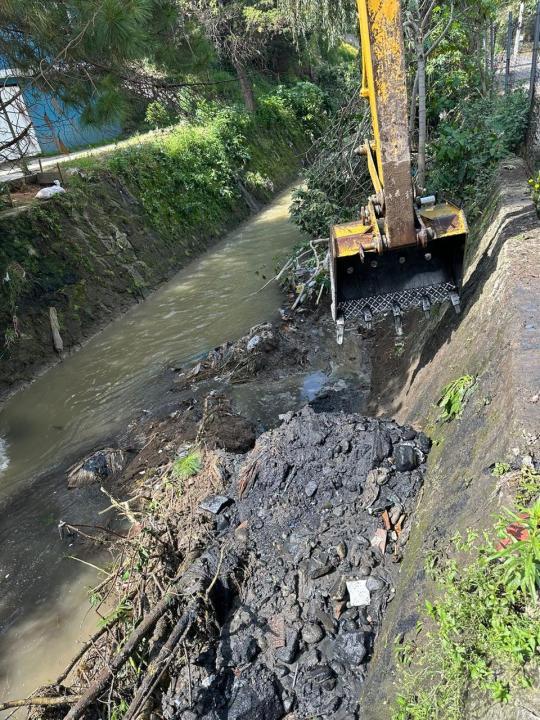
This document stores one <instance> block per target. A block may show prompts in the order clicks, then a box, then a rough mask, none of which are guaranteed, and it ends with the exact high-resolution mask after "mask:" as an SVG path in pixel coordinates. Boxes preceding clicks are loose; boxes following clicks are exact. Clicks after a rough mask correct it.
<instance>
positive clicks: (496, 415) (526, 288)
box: [360, 159, 540, 720]
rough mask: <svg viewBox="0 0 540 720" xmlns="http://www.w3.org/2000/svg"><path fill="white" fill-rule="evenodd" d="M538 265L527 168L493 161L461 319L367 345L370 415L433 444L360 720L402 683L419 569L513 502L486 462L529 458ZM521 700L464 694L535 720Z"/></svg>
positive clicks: (499, 711) (376, 714)
mask: <svg viewBox="0 0 540 720" xmlns="http://www.w3.org/2000/svg"><path fill="white" fill-rule="evenodd" d="M539 267H540V229H539V225H538V218H537V214H536V209H535V207H534V205H533V203H532V200H531V198H530V193H529V192H528V188H527V170H526V167H525V165H524V164H523V163H522V161H520V160H517V159H512V160H509V161H507V162H505V163H503V165H502V166H501V168H500V173H499V176H498V183H497V188H496V190H495V192H494V194H493V198H492V202H491V205H490V207H489V208H487V210H486V213H485V220H484V222H483V224H482V226H481V227H480V228H478V229H477V230H476V231H475V232H474V233H473V234H472V236H471V238H470V241H469V247H468V250H467V257H466V274H465V281H464V291H463V300H464V303H463V304H464V311H463V314H462V316H461V317H459V318H456V317H455V316H454V315H453V311H452V310H451V309H450V310H448V311H447V312H445V313H444V314H443V315H442V316H441V317H438V318H434V319H433V320H432V322H431V323H430V324H428V325H425V326H422V324H421V323H420V322H419V327H421V328H422V330H421V331H420V332H418V333H417V335H416V337H415V338H411V339H409V340H408V342H407V344H406V346H405V352H404V353H403V354H402V355H401V357H399V358H396V353H395V349H394V347H393V340H392V338H391V337H390V336H382V337H380V338H379V339H378V340H377V343H376V346H375V348H374V351H375V356H376V358H377V363H374V377H373V385H372V388H373V390H372V396H371V402H370V411H371V412H373V413H374V414H378V415H383V416H390V417H392V418H394V419H395V420H396V421H397V422H401V423H411V424H413V425H415V426H417V427H419V428H421V429H422V430H424V431H425V432H427V433H428V434H429V435H430V436H431V437H432V439H433V440H434V447H433V450H432V452H431V454H430V456H429V461H428V472H427V479H426V484H425V486H424V491H423V496H422V499H421V502H420V506H419V509H418V512H417V514H416V516H415V522H414V526H413V530H412V532H411V536H410V540H409V546H408V548H407V552H406V553H405V556H404V560H403V563H402V566H401V573H400V579H399V581H398V583H397V586H396V597H395V599H394V602H393V603H392V604H391V606H390V608H389V611H388V615H387V617H386V619H385V624H384V627H383V630H382V633H381V635H380V636H379V639H378V643H377V646H376V655H375V658H374V661H373V663H372V665H371V672H370V674H369V675H368V679H367V682H366V684H365V685H364V688H363V691H362V695H361V699H360V705H361V708H362V717H363V718H365V720H383V718H384V720H387V719H388V718H389V717H390V715H391V712H390V710H389V707H391V706H392V702H393V698H394V697H395V695H396V694H397V693H399V692H400V690H401V685H400V679H399V677H400V676H399V672H398V670H397V668H396V660H395V653H394V650H395V642H396V639H398V638H399V639H402V638H403V636H405V638H407V637H408V636H410V637H415V636H416V633H415V627H416V623H417V621H418V620H420V619H421V618H425V612H424V610H425V601H426V600H427V599H432V600H433V598H434V596H435V592H434V588H433V587H432V585H431V584H430V582H429V581H428V580H427V578H426V575H425V572H424V569H423V568H424V561H425V560H426V558H427V555H428V553H429V552H431V551H433V550H435V552H439V551H441V550H443V549H444V548H445V547H446V546H448V544H449V541H450V538H451V537H452V536H453V535H454V534H455V533H456V532H460V531H461V532H463V531H466V529H467V528H473V529H475V530H480V531H481V530H484V529H489V530H490V532H493V530H491V528H492V527H493V522H494V520H493V516H494V514H495V513H496V512H497V511H499V512H500V510H501V508H502V507H505V506H506V507H512V506H513V505H514V498H513V496H512V495H513V493H512V488H511V487H509V484H508V483H505V482H504V478H503V480H502V481H499V480H498V478H496V477H494V476H493V475H492V472H491V470H492V468H493V465H494V464H495V463H502V462H506V463H512V462H515V461H516V460H517V461H519V462H521V458H522V457H523V456H527V455H533V456H534V453H535V451H536V454H538V429H539V423H538V419H539V411H538V392H539V390H540V366H539V363H538V358H539V357H540V353H539V351H540V304H539V299H540V279H539V271H538V268H539ZM464 375H472V376H474V377H475V378H476V384H475V387H474V391H473V393H472V394H471V397H470V400H469V402H468V404H467V405H466V406H465V408H464V411H463V414H462V417H461V418H459V419H456V420H454V421H452V422H449V423H445V424H440V423H437V422H436V418H437V415H438V414H439V413H440V410H439V409H438V408H436V407H435V405H436V403H437V402H438V400H439V399H440V397H441V390H442V388H443V387H444V386H445V385H446V384H447V383H449V382H451V381H453V380H455V379H456V378H459V377H462V376H464ZM408 634H409V635H408ZM419 642H420V645H421V643H422V639H421V636H420V639H419ZM522 700H523V699H522V698H521V699H518V700H516V701H515V702H514V701H513V702H511V703H509V704H505V705H501V704H494V703H493V702H490V701H489V699H487V698H483V699H482V703H481V707H474V701H471V702H472V705H473V708H472V709H471V711H470V717H471V718H472V717H474V718H490V719H495V718H505V719H507V720H510V719H512V720H513V719H514V718H516V717H520V718H521V717H523V718H525V717H527V718H528V717H533V715H532V714H531V715H528V714H526V713H525V711H524V710H523V707H524V704H523V703H525V705H526V704H527V703H528V705H527V706H528V707H529V709H530V710H531V711H532V710H533V709H534V708H536V713H538V711H539V705H538V698H537V697H536V700H533V699H531V698H527V700H526V701H523V702H522ZM534 717H536V715H534Z"/></svg>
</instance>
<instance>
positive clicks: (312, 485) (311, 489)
mask: <svg viewBox="0 0 540 720" xmlns="http://www.w3.org/2000/svg"><path fill="white" fill-rule="evenodd" d="M304 492H305V493H306V495H307V496H308V497H313V495H315V493H316V492H317V483H316V482H314V481H313V480H310V481H309V482H308V484H307V485H306V487H305V488H304Z"/></svg>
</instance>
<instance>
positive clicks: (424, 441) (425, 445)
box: [416, 433, 431, 455]
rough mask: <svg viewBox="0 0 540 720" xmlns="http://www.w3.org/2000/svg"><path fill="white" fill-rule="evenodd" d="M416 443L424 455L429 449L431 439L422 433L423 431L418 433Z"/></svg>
mask: <svg viewBox="0 0 540 720" xmlns="http://www.w3.org/2000/svg"><path fill="white" fill-rule="evenodd" d="M416 444H417V446H418V447H419V448H420V450H421V451H422V452H423V453H424V455H427V454H428V453H429V451H430V450H431V440H430V439H429V438H428V436H427V435H424V433H418V435H417V437H416Z"/></svg>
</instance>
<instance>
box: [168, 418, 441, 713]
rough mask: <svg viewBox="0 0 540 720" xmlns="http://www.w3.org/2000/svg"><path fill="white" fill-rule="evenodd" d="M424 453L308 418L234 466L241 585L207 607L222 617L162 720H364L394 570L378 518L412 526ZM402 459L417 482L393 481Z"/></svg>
mask: <svg viewBox="0 0 540 720" xmlns="http://www.w3.org/2000/svg"><path fill="white" fill-rule="evenodd" d="M404 437H406V438H407V440H406V441H404V439H403V438H404ZM404 443H405V444H404ZM428 445H429V443H428V442H427V440H426V439H425V438H424V437H423V436H421V435H416V433H414V431H411V429H410V428H407V429H402V428H399V427H398V426H397V425H396V424H395V423H393V422H386V421H380V420H373V419H369V418H364V417H362V416H360V415H350V414H349V415H346V414H343V413H335V414H331V413H320V414H317V413H315V412H314V411H313V409H311V408H309V407H306V408H305V409H303V410H302V411H301V412H300V413H296V414H293V413H290V414H288V415H287V416H286V417H285V418H284V419H283V423H282V425H281V426H280V427H279V428H277V429H276V430H273V431H270V432H267V433H265V434H264V435H262V436H261V437H259V439H258V440H257V443H256V445H255V447H254V449H253V450H252V451H251V452H250V453H248V454H247V455H246V456H245V457H244V458H243V459H242V462H241V463H238V458H236V459H234V460H233V459H232V458H231V460H230V462H231V463H233V465H232V467H233V468H234V469H233V472H232V473H231V480H230V485H229V486H228V487H227V489H226V496H227V497H229V496H230V497H233V498H234V500H235V502H234V504H229V505H228V506H227V507H225V509H223V510H221V516H226V518H227V522H228V525H229V528H230V529H229V530H228V532H227V533H225V536H223V538H224V539H223V540H222V543H223V545H222V547H223V546H226V543H227V542H229V541H230V542H232V543H235V542H236V541H235V539H234V533H233V530H234V529H235V528H237V527H238V526H241V527H242V528H243V529H247V534H246V535H245V536H244V537H247V545H246V548H247V549H246V554H245V556H244V558H243V560H242V571H241V574H240V575H241V579H240V580H238V587H237V589H236V593H235V595H234V597H233V598H232V599H231V597H230V593H229V595H228V596H227V597H224V598H221V597H220V595H219V594H218V595H217V596H216V597H215V599H214V604H216V603H217V604H218V605H219V604H220V603H224V604H225V614H224V617H223V621H222V623H221V625H220V628H219V637H217V638H216V639H215V641H214V642H213V643H209V644H205V643H204V642H203V643H202V644H201V645H199V646H198V648H197V659H196V660H194V663H193V665H192V667H191V670H190V677H189V678H188V674H187V669H186V668H185V667H184V668H181V669H180V671H179V674H178V676H177V677H176V678H175V680H174V690H173V689H172V688H171V689H170V692H169V693H167V695H166V696H165V698H164V701H163V707H162V712H163V715H164V717H165V718H171V720H172V718H173V717H174V718H176V719H177V720H189V718H192V717H196V718H198V719H200V720H220V719H222V718H231V717H234V718H255V717H256V718H271V719H273V718H283V717H285V715H286V714H287V713H288V712H291V711H292V712H293V713H295V717H297V718H308V717H309V718H311V717H325V718H330V719H331V720H345V718H347V720H350V719H351V718H355V717H360V716H361V714H360V713H359V709H358V708H357V706H356V700H357V696H358V690H359V687H360V686H361V684H362V681H363V678H364V676H365V673H366V668H367V664H368V663H369V659H370V657H371V654H372V651H373V646H374V643H375V640H376V637H377V633H378V630H379V627H380V623H381V620H382V616H383V613H384V610H385V608H386V605H387V603H388V602H389V601H390V600H391V598H392V596H393V581H392V574H393V572H394V570H395V567H396V564H395V561H396V560H397V559H398V558H397V557H396V548H397V544H396V539H394V538H397V534H395V533H394V534H392V533H389V532H387V530H386V529H385V527H384V520H383V517H382V513H383V512H385V516H386V518H387V522H390V523H392V522H397V520H401V519H402V517H403V516H404V515H405V516H406V517H410V514H411V512H412V510H413V508H414V503H415V498H416V495H417V493H418V491H419V489H420V487H421V485H422V482H423V473H424V469H425V468H424V465H423V464H420V465H419V464H418V461H419V459H420V458H424V459H425V455H424V450H425V449H426V447H427V446H428ZM403 447H406V448H407V450H406V451H405V452H406V456H405V458H406V459H408V460H411V458H412V457H413V456H414V463H412V464H413V465H414V468H411V469H403V467H404V465H407V467H409V466H410V465H411V463H410V462H407V463H404V462H403V458H404V456H403V455H402V454H400V453H401V452H402V451H401V450H400V448H403ZM409 448H410V451H409ZM421 448H423V449H421ZM396 453H397V458H396ZM411 453H412V454H411ZM234 463H235V464H234ZM397 463H399V468H401V469H398V467H397ZM377 481H382V484H380V482H377ZM371 487H376V488H377V497H374V496H373V495H372V496H370V497H371V498H372V500H371V501H370V508H369V509H367V508H366V503H365V502H364V500H365V495H366V489H368V488H371ZM402 522H403V521H402ZM405 522H407V521H405ZM392 527H394V525H392ZM231 536H232V538H231ZM227 538H229V539H227ZM374 539H375V542H374ZM229 585H230V583H229ZM229 589H230V588H229ZM223 610H224V608H223V607H220V608H218V607H217V606H216V612H219V613H223Z"/></svg>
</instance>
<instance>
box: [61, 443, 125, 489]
mask: <svg viewBox="0 0 540 720" xmlns="http://www.w3.org/2000/svg"><path fill="white" fill-rule="evenodd" d="M127 459H128V456H127V453H125V452H124V451H123V450H115V449H114V448H104V449H103V450H98V451H97V452H95V453H92V455H89V456H88V457H87V458H85V459H84V460H83V461H82V462H80V463H79V464H78V465H75V466H74V467H72V468H70V470H69V471H68V488H70V489H73V488H80V487H85V486H86V485H92V484H93V483H101V482H103V481H104V480H116V478H118V476H119V475H120V473H121V472H122V471H123V469H124V468H125V466H126V464H127Z"/></svg>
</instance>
